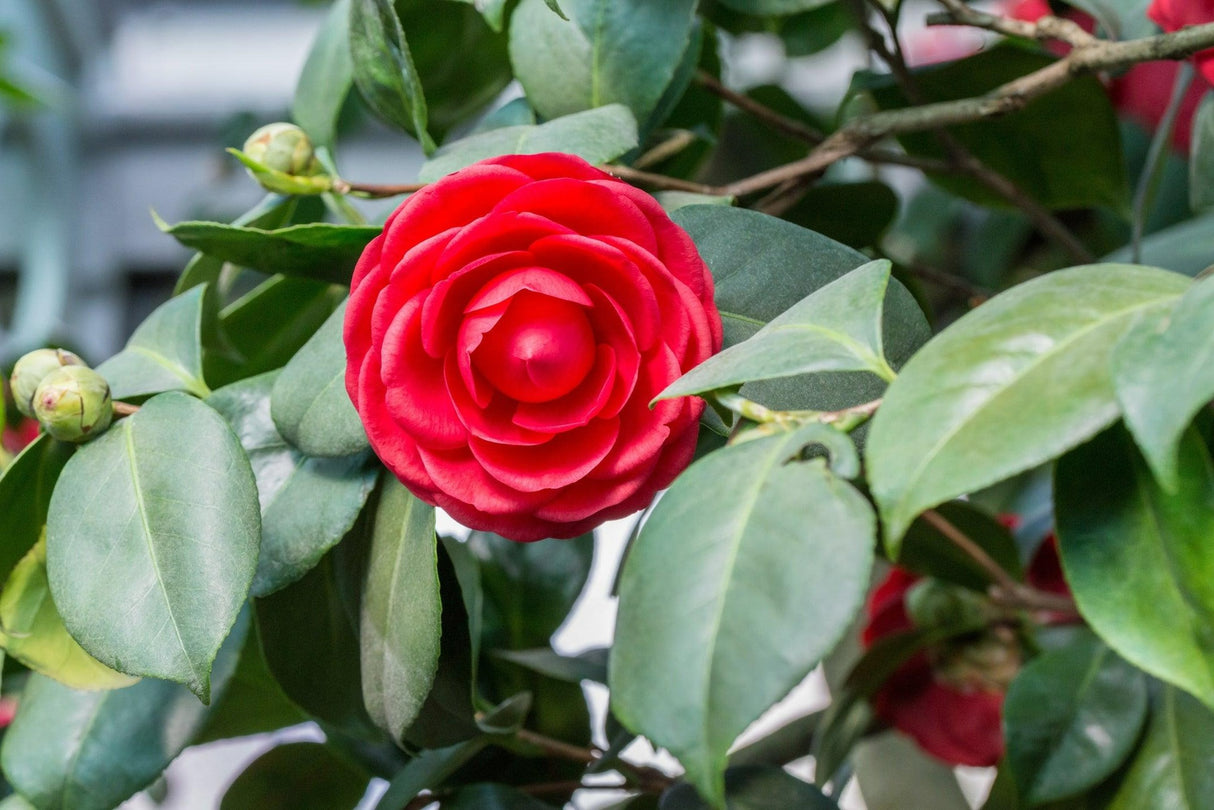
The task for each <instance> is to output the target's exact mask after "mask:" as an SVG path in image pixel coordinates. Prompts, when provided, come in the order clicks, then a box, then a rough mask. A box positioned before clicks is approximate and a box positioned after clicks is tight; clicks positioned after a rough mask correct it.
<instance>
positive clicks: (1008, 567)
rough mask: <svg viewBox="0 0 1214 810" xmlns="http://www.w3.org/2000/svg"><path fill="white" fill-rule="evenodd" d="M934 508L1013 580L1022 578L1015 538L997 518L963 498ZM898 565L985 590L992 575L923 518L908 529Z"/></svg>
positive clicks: (989, 584)
mask: <svg viewBox="0 0 1214 810" xmlns="http://www.w3.org/2000/svg"><path fill="white" fill-rule="evenodd" d="M936 511H937V512H939V513H940V514H941V516H943V517H944V519H945V520H947V521H948V522H949V523H951V524H953V525H954V526H956V527H957V528H958V529H960V530H961V532H962V533H963V534H964V535H965V536H966V537H968V538H970V539H971V540H973V541H974V542H975V543H976V544H977V545H978V546H979V547H980V548H981V549H982V550H983V551H985V552H986V553H987V554H988V555H989V556H990V557H991V559H993V560H994V561H995V562H996V563H998V564H999V567H1000V568H1002V569H1003V570H1004V571H1007V572H1008V573H1009V574H1011V575H1012V576H1013V577H1014V578H1016V579H1022V578H1023V572H1022V571H1021V566H1020V552H1019V551H1018V549H1017V547H1016V541H1015V539H1014V538H1013V537H1012V533H1011V532H1009V531H1008V530H1007V529H1006V528H1005V527H1004V526H1003V524H1001V523H1000V522H999V521H998V520H996V519H995V518H993V517H991V516H990V515H988V514H986V513H985V512H982V511H979V510H978V509H975V508H974V507H973V506H972V505H970V504H968V503H966V502H964V501H950V502H948V503H942V504H940V506H938V507H937V508H936ZM898 565H899V566H900V567H902V568H909V569H910V570H912V571H915V572H916V573H919V574H923V575H926V576H930V577H934V578H936V579H942V580H945V581H946V582H952V583H954V584H956V585H961V586H962V587H965V588H970V589H972V590H975V591H980V592H982V593H986V591H987V589H989V588H990V586H991V584H992V583H991V575H990V573H989V572H988V571H987V570H986V569H985V568H983V567H982V566H981V565H979V564H978V563H976V562H975V561H974V558H973V557H971V556H970V555H969V554H967V553H965V552H964V551H962V550H961V549H959V548H957V544H956V543H954V542H953V541H952V540H949V539H948V538H947V537H945V536H944V535H942V534H941V533H940V530H939V529H937V528H936V527H935V526H933V525H932V524H930V523H928V522H927V521H926V520H923V519H922V518H920V519H918V520H916V521H915V522H914V523H912V524H911V527H910V528H909V529H907V532H906V537H905V538H903V540H902V548H901V550H900V553H899V555H898Z"/></svg>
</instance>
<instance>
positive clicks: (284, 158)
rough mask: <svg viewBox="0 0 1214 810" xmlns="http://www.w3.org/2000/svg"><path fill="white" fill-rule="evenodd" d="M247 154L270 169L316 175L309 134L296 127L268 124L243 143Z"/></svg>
mask: <svg viewBox="0 0 1214 810" xmlns="http://www.w3.org/2000/svg"><path fill="white" fill-rule="evenodd" d="M243 151H244V153H245V154H246V155H248V156H249V157H250V158H252V159H253V160H255V161H257V162H258V163H260V164H261V165H263V166H265V167H266V168H268V169H273V170H274V171H276V172H282V173H283V174H290V175H303V176H307V175H311V174H315V173H316V168H317V164H316V156H315V155H314V154H313V152H312V142H311V141H310V140H308V136H307V134H306V133H305V132H304V131H303V130H302V129H300V128H299V127H297V126H295V125H294V124H282V123H278V124H266V125H265V126H264V127H262V128H261V129H259V130H257V131H256V132H254V133H253V134H252V135H250V136H249V139H248V140H247V141H245V142H244V150H243Z"/></svg>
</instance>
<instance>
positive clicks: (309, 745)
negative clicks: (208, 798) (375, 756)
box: [219, 742, 367, 810]
mask: <svg viewBox="0 0 1214 810" xmlns="http://www.w3.org/2000/svg"><path fill="white" fill-rule="evenodd" d="M366 789H367V774H366V773H364V772H363V771H361V770H359V769H358V768H355V767H354V766H352V765H351V764H350V763H349V762H347V761H346V760H345V759H343V758H342V757H339V756H337V755H336V754H334V753H333V751H332V750H330V749H329V748H327V747H326V746H324V745H321V744H320V743H314V742H297V743H287V744H285V745H279V746H275V747H274V748H271V749H270V750H269V751H267V752H265V753H264V754H262V755H261V756H259V757H258V758H257V759H255V760H253V761H252V762H251V763H249V765H248V766H247V767H246V768H245V769H244V770H243V771H241V773H240V775H239V776H237V777H236V781H235V782H233V783H232V785H231V786H230V787H229V788H228V790H227V792H226V793H224V795H223V801H221V802H220V805H219V809H220V810H337V808H344V807H354V806H355V805H356V804H358V801H359V799H361V798H362V796H363V793H364V792H365V791H366Z"/></svg>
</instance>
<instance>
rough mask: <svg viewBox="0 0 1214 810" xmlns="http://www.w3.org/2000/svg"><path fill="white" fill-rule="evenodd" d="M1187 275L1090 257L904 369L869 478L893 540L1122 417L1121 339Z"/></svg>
mask: <svg viewBox="0 0 1214 810" xmlns="http://www.w3.org/2000/svg"><path fill="white" fill-rule="evenodd" d="M1188 284H1189V281H1188V279H1185V278H1184V277H1182V276H1178V275H1176V274H1173V273H1168V272H1166V271H1163V270H1158V269H1155V268H1147V267H1134V266H1129V265H1092V266H1087V267H1076V268H1072V269H1069V270H1062V271H1059V272H1056V273H1051V274H1049V275H1047V276H1043V277H1040V278H1037V279H1034V280H1033V281H1030V282H1028V283H1025V284H1020V285H1018V286H1016V287H1013V288H1012V289H1011V290H1009V291H1007V292H1005V293H1003V294H1002V295H999V296H996V297H995V298H993V299H991V300H990V301H989V302H987V303H986V304H984V305H982V306H981V307H979V308H978V309H976V310H973V311H971V312H969V313H968V314H966V315H965V316H964V317H962V318H961V319H960V320H958V321H957V322H956V323H954V324H952V325H951V326H949V327H948V328H947V329H945V330H944V331H943V332H941V333H940V334H939V335H937V336H936V337H935V338H933V339H932V341H931V342H930V343H928V344H927V345H926V346H925V347H924V348H923V350H922V351H920V352H919V353H917V354H916V355H915V356H914V357H913V358H911V360H910V362H908V363H907V364H906V367H905V368H903V369H902V372H901V374H900V375H899V376H898V379H896V380H895V381H894V382H893V384H892V385H890V387H889V390H888V391H887V392H886V395H885V399H884V402H883V403H882V405H881V408H880V410H878V411H877V415H876V417H875V418H874V420H873V423H872V429H871V430H870V431H869V434H868V447H867V461H868V472H869V483H870V485H871V486H872V493H873V496H874V497H875V498H876V501H877V505H878V507H879V508H880V512H881V517H882V521H883V524H884V528H885V542H886V546H887V548H888V549H889V552H890V556H895V557H896V556H897V553H898V541H899V539H900V538H901V537H902V535H903V533H904V532H905V531H906V529H907V527H908V526H909V525H910V523H911V521H912V520H914V519H915V516H917V515H918V514H919V513H920V512H922V511H923V510H924V509H928V508H930V507H932V506H935V505H936V504H938V503H941V502H943V501H946V500H949V499H950V498H953V497H956V496H957V495H961V494H964V493H967V492H971V491H973V490H976V489H980V488H982V487H986V486H989V485H991V484H993V483H995V482H997V481H1001V480H1003V479H1004V478H1008V477H1010V476H1012V475H1015V474H1016V473H1018V472H1022V471H1024V470H1027V469H1029V468H1031V467H1035V466H1037V465H1039V464H1041V463H1043V462H1045V461H1048V460H1050V459H1052V458H1055V457H1057V456H1059V455H1061V454H1062V453H1063V452H1065V451H1066V450H1069V449H1070V448H1072V447H1074V446H1075V445H1077V444H1079V443H1081V442H1083V441H1085V440H1086V439H1088V438H1090V437H1091V436H1093V435H1095V434H1096V433H1097V432H1098V431H1100V430H1101V429H1102V428H1104V427H1106V426H1108V425H1109V424H1110V423H1111V422H1112V421H1113V420H1114V419H1116V418H1117V415H1118V410H1119V409H1118V407H1117V400H1116V397H1115V395H1114V391H1113V381H1112V375H1111V374H1110V373H1109V357H1110V354H1111V353H1112V350H1113V346H1114V344H1116V342H1117V340H1118V339H1119V338H1120V337H1121V336H1122V335H1123V334H1125V332H1126V331H1127V330H1128V329H1129V328H1130V327H1131V326H1132V325H1133V324H1134V322H1135V321H1136V320H1137V319H1139V318H1162V317H1164V316H1165V315H1166V314H1167V311H1168V310H1169V309H1170V308H1171V306H1172V305H1173V303H1174V302H1175V300H1176V299H1177V297H1179V295H1180V294H1181V293H1183V292H1184V290H1185V288H1186V287H1187V286H1188Z"/></svg>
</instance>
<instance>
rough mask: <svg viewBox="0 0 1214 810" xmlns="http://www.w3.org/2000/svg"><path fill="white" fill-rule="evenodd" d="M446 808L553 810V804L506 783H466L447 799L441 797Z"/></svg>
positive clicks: (449, 809)
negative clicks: (465, 785)
mask: <svg viewBox="0 0 1214 810" xmlns="http://www.w3.org/2000/svg"><path fill="white" fill-rule="evenodd" d="M443 807H444V808H445V809H446V810H555V808H554V807H553V805H551V804H545V803H544V802H541V801H540V800H539V799H536V798H534V797H532V796H528V795H527V794H526V793H523V792H522V791H520V790H516V789H515V788H512V787H510V786H508V785H494V784H481V785H468V786H467V787H463V788H460V789H459V790H457V791H456V792H455V793H454V794H452V795H451V798H449V799H443Z"/></svg>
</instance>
